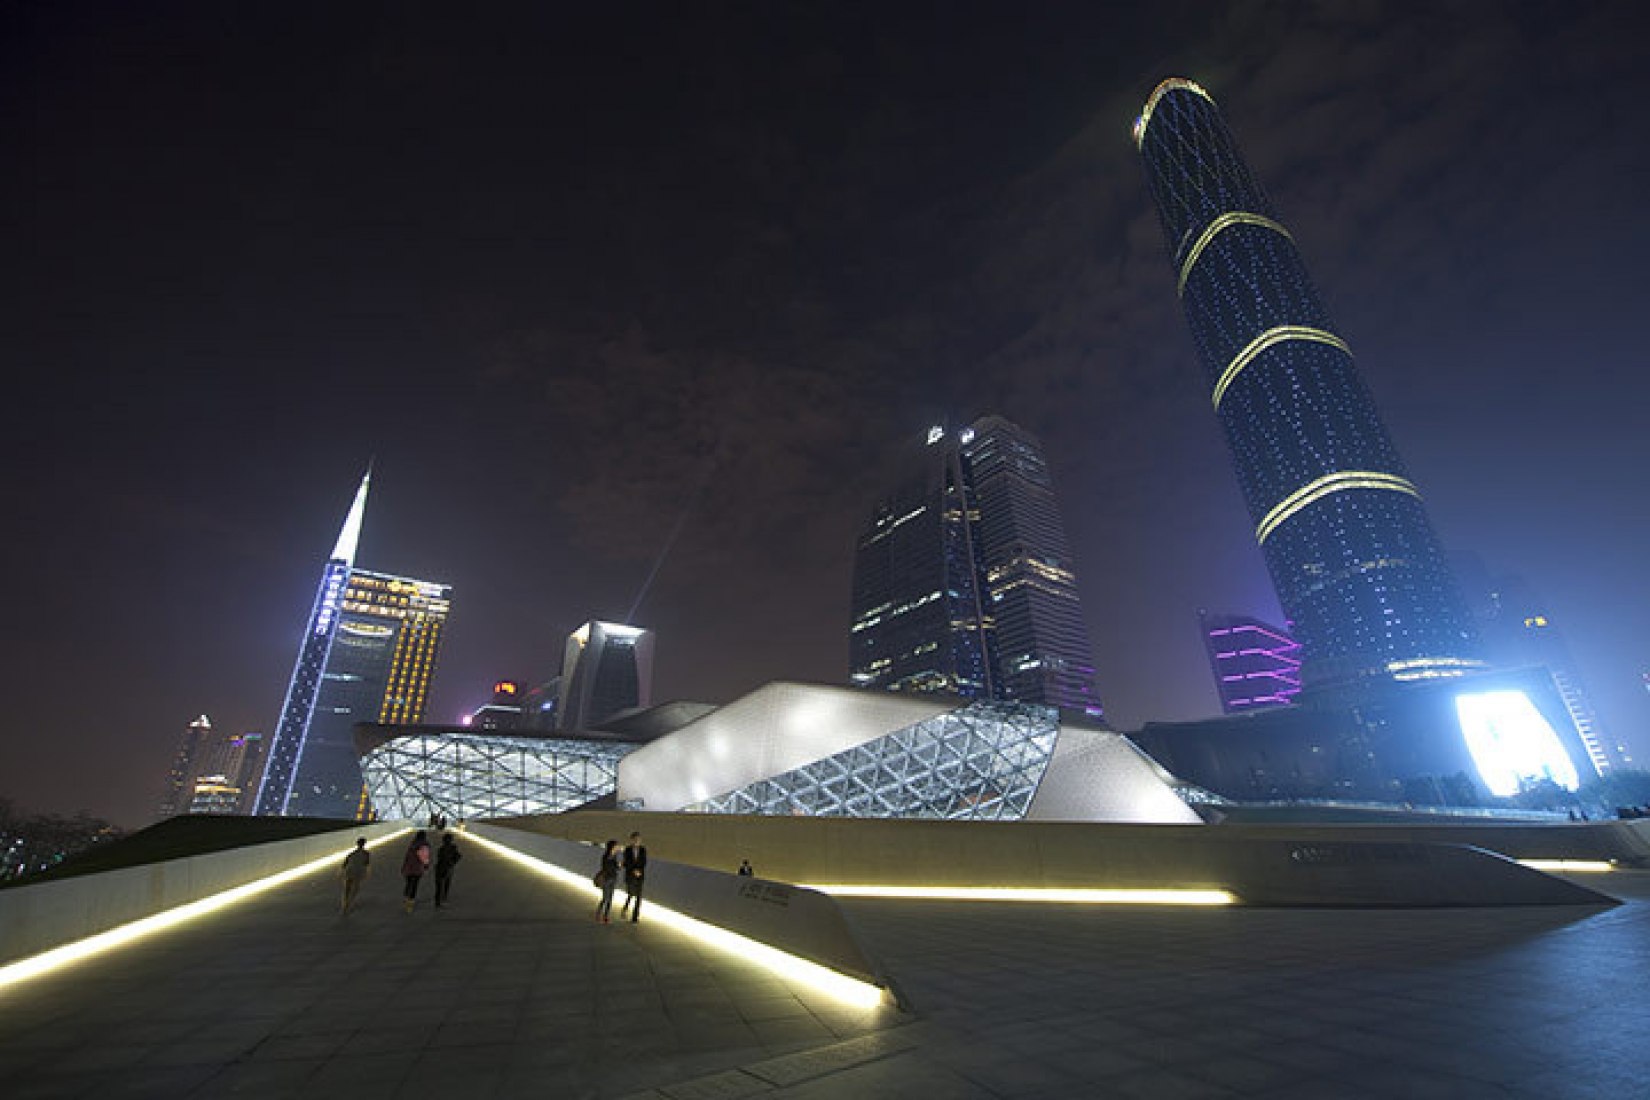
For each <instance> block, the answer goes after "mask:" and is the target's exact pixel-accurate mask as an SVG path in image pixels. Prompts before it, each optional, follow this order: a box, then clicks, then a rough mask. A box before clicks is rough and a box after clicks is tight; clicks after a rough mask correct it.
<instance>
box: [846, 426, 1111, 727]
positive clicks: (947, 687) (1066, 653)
mask: <svg viewBox="0 0 1650 1100" xmlns="http://www.w3.org/2000/svg"><path fill="white" fill-rule="evenodd" d="M924 459H925V460H924V462H923V470H922V472H921V474H920V476H918V477H916V478H914V479H912V480H910V481H908V482H906V483H905V484H903V485H902V486H900V488H898V489H897V490H896V491H895V492H893V493H892V494H890V495H888V496H887V497H885V498H884V499H883V500H881V501H879V502H878V504H877V505H876V507H875V509H874V510H873V512H872V515H871V519H870V522H869V523H868V524H867V526H866V528H865V530H864V532H863V533H862V534H861V536H860V539H859V543H858V547H857V550H856V554H855V558H854V590H853V621H852V624H851V626H850V629H849V643H848V647H849V667H850V672H851V676H852V679H853V682H854V683H856V684H858V685H860V686H863V687H876V688H886V689H889V690H893V691H940V692H952V693H955V694H958V695H962V696H965V697H968V698H980V699H1001V700H1011V701H1016V702H1024V703H1038V704H1045V705H1049V706H1056V707H1065V708H1069V709H1075V710H1081V711H1085V712H1087V713H1088V714H1090V715H1096V716H1097V715H1098V714H1099V713H1100V703H1099V700H1098V698H1097V697H1096V695H1095V691H1094V665H1093V658H1092V657H1091V656H1090V650H1089V641H1088V632H1087V629H1086V627H1085V626H1084V623H1083V611H1082V604H1081V601H1080V599H1079V597H1078V593H1077V576H1076V572H1075V569H1074V566H1073V563H1072V558H1071V553H1070V550H1069V549H1068V546H1067V543H1066V533H1065V524H1064V523H1063V522H1062V521H1061V518H1060V512H1059V508H1058V506H1057V504H1056V501H1055V497H1054V487H1053V482H1052V480H1051V479H1050V477H1049V471H1048V463H1047V461H1046V460H1045V459H1044V457H1043V452H1042V447H1041V446H1040V445H1039V444H1038V442H1037V440H1036V438H1035V437H1034V436H1032V435H1031V434H1030V433H1029V432H1027V431H1025V430H1024V429H1022V428H1020V427H1018V426H1017V425H1015V424H1012V423H1010V422H1009V421H1007V420H1004V419H1002V418H1001V417H995V416H992V417H984V418H982V419H980V420H978V421H976V422H975V423H973V424H972V425H970V426H969V427H966V428H964V429H962V430H961V431H959V432H957V433H955V435H952V434H950V433H947V432H946V431H945V430H944V429H941V428H934V429H931V430H930V432H929V435H928V446H927V453H926V454H925V456H924Z"/></svg>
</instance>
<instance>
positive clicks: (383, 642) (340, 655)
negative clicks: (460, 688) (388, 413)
mask: <svg viewBox="0 0 1650 1100" xmlns="http://www.w3.org/2000/svg"><path fill="white" fill-rule="evenodd" d="M371 480H372V479H371V475H370V474H369V475H368V476H367V477H364V478H362V479H361V487H360V489H359V490H357V492H356V494H355V502H354V504H353V505H351V507H350V511H349V516H348V518H346V519H345V520H344V527H343V530H342V531H340V532H339V534H338V542H337V543H336V544H335V545H334V547H333V550H332V555H331V557H329V558H328V559H327V564H326V567H325V568H324V569H323V570H322V572H321V585H320V588H319V590H318V591H317V592H316V595H315V605H314V607H313V608H312V609H311V611H310V616H309V624H308V626H307V627H306V628H305V630H304V637H303V641H302V642H301V643H300V645H299V649H298V661H297V664H296V666H295V667H294V668H293V670H292V681H291V683H290V684H289V685H288V687H287V695H286V702H285V704H284V705H283V706H282V707H281V720H280V723H279V725H277V727H276V730H275V736H274V739H273V742H272V744H271V745H270V748H269V760H268V763H267V764H266V766H265V768H264V775H263V781H262V783H261V785H260V786H259V788H258V797H257V801H256V803H255V804H254V805H255V809H254V812H255V813H258V814H282V815H287V816H293V817H300V816H301V817H337V818H355V817H358V816H360V815H361V814H362V812H363V811H364V810H365V808H366V807H365V803H364V790H365V788H364V786H363V784H362V780H361V767H360V764H359V763H358V762H357V759H356V755H355V742H354V736H353V730H352V728H353V727H354V725H355V724H356V723H357V722H377V723H386V724H406V725H411V724H416V723H418V722H420V721H422V720H423V718H424V708H425V705H426V701H427V697H428V693H429V686H430V680H431V678H432V677H433V676H434V674H435V665H436V661H437V659H438V657H439V656H440V652H441V638H442V633H443V629H444V627H445V625H446V621H447V612H448V610H449V609H450V607H451V599H452V590H451V589H450V588H449V587H448V586H447V585H444V584H436V583H433V582H430V581H419V580H412V579H410V578H407V577H396V576H391V575H389V574H385V573H371V572H368V571H366V570H364V569H356V568H355V567H354V563H355V551H356V546H357V544H358V543H359V542H360V538H361V521H362V519H363V517H364V515H365V513H366V506H367V489H368V486H369V484H370V482H371Z"/></svg>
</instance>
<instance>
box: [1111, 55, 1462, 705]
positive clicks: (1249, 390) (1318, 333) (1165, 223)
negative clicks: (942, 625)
mask: <svg viewBox="0 0 1650 1100" xmlns="http://www.w3.org/2000/svg"><path fill="white" fill-rule="evenodd" d="M1134 137H1135V143H1136V145H1137V146H1138V147H1139V150H1140V154H1141V156H1142V158H1143V160H1144V163H1145V167H1146V176H1147V182H1148V185H1149V187H1150V190H1151V194H1152V198H1153V200H1154V201H1155V203H1156V206H1157V212H1158V218H1159V221H1160V222H1161V224H1162V228H1163V233H1164V238H1165V240H1166V242H1167V245H1168V250H1169V256H1170V260H1171V263H1172V265H1173V268H1174V274H1175V279H1176V285H1177V288H1178V291H1179V294H1180V299H1181V304H1182V306H1183V307H1184V309H1185V313H1186V320H1187V324H1188V325H1189V326H1190V328H1191V333H1192V339H1193V342H1194V344H1195V345H1196V346H1197V351H1198V355H1199V357H1200V358H1201V359H1202V362H1203V365H1204V368H1205V370H1206V372H1207V376H1208V381H1209V385H1210V399H1211V401H1212V403H1213V406H1214V411H1215V415H1216V416H1217V417H1218V419H1219V420H1220V424H1221V427H1222V428H1223V429H1224V431H1225V435H1226V441H1227V444H1228V446H1229V447H1230V450H1231V454H1232V458H1233V461H1234V464H1235V465H1236V468H1237V475H1238V482H1239V485H1240V486H1241V488H1242V491H1243V495H1244V499H1245V501H1246V502H1247V504H1248V506H1249V512H1250V516H1251V517H1252V519H1253V521H1254V523H1255V537H1256V538H1257V539H1258V540H1259V542H1260V545H1261V550H1262V552H1263V553H1264V555H1265V558H1266V564H1267V567H1268V569H1269V570H1270V572H1271V575H1272V580H1273V583H1274V584H1275V585H1276V587H1277V592H1278V598H1279V601H1280V602H1281V603H1282V605H1283V610H1284V613H1285V614H1286V615H1287V616H1288V618H1289V620H1290V622H1291V623H1292V624H1293V625H1294V633H1295V637H1296V638H1297V640H1299V641H1300V643H1301V647H1302V653H1303V655H1304V657H1305V666H1304V671H1305V673H1306V677H1307V680H1308V681H1309V682H1324V683H1333V682H1337V681H1342V682H1344V681H1347V680H1350V679H1354V678H1358V677H1362V676H1368V675H1377V676H1381V677H1390V678H1392V679H1397V680H1411V679H1427V678H1435V677H1447V676H1458V675H1460V674H1462V673H1463V672H1465V671H1468V670H1470V669H1473V668H1479V667H1482V664H1483V662H1482V660H1481V655H1480V653H1479V643H1478V639H1477V637H1476V634H1475V632H1474V630H1473V627H1472V624H1471V621H1470V618H1469V616H1468V614H1467V611H1466V606H1465V603H1464V601H1463V600H1462V598H1461V595H1460V592H1459V590H1458V588H1457V586H1456V583H1455V580H1454V578H1453V576H1452V575H1451V573H1450V570H1449V567H1448V565H1447V563H1446V562H1445V560H1444V557H1443V554H1442V552H1441V550H1440V548H1439V543H1438V539H1437V537H1436V536H1435V535H1434V533H1433V530H1432V525H1431V523H1430V521H1429V520H1428V518H1427V515H1426V510H1425V508H1424V506H1423V505H1422V503H1421V494H1420V491H1419V490H1418V489H1417V488H1416V487H1415V484H1414V483H1413V482H1412V481H1411V480H1410V479H1409V477H1408V475H1407V473H1406V471H1405V469H1404V466H1403V463H1402V462H1401V461H1400V460H1399V457H1398V453H1397V451H1396V449H1395V448H1394V447H1393V445H1392V441H1391V439H1390V438H1389V437H1388V435H1387V431H1386V428H1385V426H1384V425H1383V424H1382V423H1381V419H1380V417H1379V415H1378V414H1377V412H1376V409H1375V403H1374V401H1373V400H1372V399H1371V397H1370V394H1369V392H1368V390H1367V389H1366V388H1365V386H1364V383H1363V380H1362V378H1361V377H1360V375H1359V372H1358V369H1357V367H1356V365H1355V364H1354V362H1353V356H1352V350H1351V348H1350V346H1349V345H1348V344H1347V341H1346V340H1345V339H1344V338H1343V337H1342V336H1341V335H1339V334H1338V333H1337V332H1336V331H1335V329H1334V326H1333V324H1332V323H1331V322H1330V320H1329V316H1328V313H1327V312H1326V311H1325V309H1324V307H1323V304H1322V302H1321V301H1320V300H1319V298H1318V293H1317V290H1316V289H1315V288H1314V287H1313V285H1312V281H1311V279H1310V278H1309V277H1308V275H1307V271H1306V266H1305V264H1304V263H1303V262H1302V259H1301V255H1300V252H1299V251H1298V250H1297V248H1296V245H1295V239H1294V237H1293V236H1292V235H1291V233H1290V232H1289V230H1288V229H1287V228H1286V227H1285V226H1284V225H1283V224H1282V223H1281V222H1280V221H1279V220H1278V217H1277V214H1276V212H1275V211H1274V209H1273V208H1272V204H1271V202H1270V201H1269V200H1268V199H1267V197H1266V195H1265V193H1264V192H1263V191H1262V190H1261V188H1260V185H1259V184H1258V183H1257V182H1256V180H1255V178H1254V176H1253V175H1252V174H1251V173H1250V171H1249V166H1248V165H1247V164H1246V163H1245V162H1244V160H1243V157H1242V155H1241V154H1240V153H1239V151H1238V148H1237V144H1236V142H1235V140H1234V139H1233V137H1232V134H1231V132H1230V131H1229V130H1228V129H1227V127H1226V123H1225V121H1224V120H1223V119H1222V117H1221V114H1220V111H1219V109H1218V108H1217V107H1216V106H1215V104H1214V102H1213V100H1212V99H1210V97H1209V95H1208V94H1207V93H1206V92H1205V91H1204V90H1203V89H1202V88H1200V87H1198V86H1197V85H1196V84H1194V83H1192V82H1191V81H1188V80H1182V79H1173V80H1166V81H1164V82H1163V83H1162V84H1160V85H1159V86H1158V87H1157V89H1156V90H1155V91H1154V92H1153V93H1152V95H1151V98H1150V99H1149V100H1148V101H1147V103H1146V106H1145V109H1144V111H1143V112H1142V114H1141V116H1140V118H1139V119H1138V120H1137V121H1136V123H1135V130H1134Z"/></svg>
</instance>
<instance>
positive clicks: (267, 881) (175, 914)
mask: <svg viewBox="0 0 1650 1100" xmlns="http://www.w3.org/2000/svg"><path fill="white" fill-rule="evenodd" d="M346 831H347V830H346ZM411 831H412V830H411V829H402V830H400V831H399V832H394V833H389V834H387V835H385V836H381V837H379V838H378V839H377V840H374V841H373V842H372V843H370V844H369V845H367V847H369V848H376V847H378V846H379V845H380V844H385V843H388V842H389V841H391V840H394V839H395V838H396V837H399V836H405V835H406V834H407V833H409V832H411ZM353 850H354V845H351V846H350V847H348V848H342V849H340V850H338V851H336V852H332V853H329V854H327V855H324V856H322V857H321V858H320V859H313V860H310V861H309V862H308V863H305V864H302V865H300V866H297V867H293V868H291V869H289V870H286V871H281V872H279V873H277V874H273V875H270V876H268V877H267V878H261V879H257V880H256V881H254V882H248V883H246V884H245V885H242V886H236V887H233V888H232V889H229V890H224V891H223V892H221V893H217V894H213V895H211V896H210V897H204V898H201V899H200V900H199V901H192V902H189V903H188V904H186V905H179V906H176V907H174V908H172V909H167V910H164V911H162V912H159V913H156V914H154V915H153V916H148V917H143V918H142V919H140V920H135V921H131V922H130V923H128V924H122V925H120V926H119V927H116V928H111V929H109V930H108V931H107V932H99V933H98V934H97V935H95V936H88V937H86V938H85V939H83V940H76V941H75V942H74V943H66V944H64V945H63V946H62V947H54V948H52V949H51V950H50V951H43V952H41V953H40V954H38V955H31V956H30V957H29V958H26V959H20V960H19V961H17V962H14V963H8V964H6V965H5V966H0V989H4V988H5V987H7V986H9V985H13V984H15V983H17V982H21V981H27V980H28V979H30V978H36V977H39V976H40V975H42V974H46V973H49V972H50V971H53V970H56V969H57V968H58V967H62V966H67V965H69V964H70V963H73V962H78V961H79V960H81V959H86V958H90V957H92V956H94V955H101V954H103V953H104V952H106V951H112V950H114V949H115V948H117V947H121V946H123V945H125V944H128V943H132V942H134V941H136V940H141V939H144V938H145V937H148V936H152V935H154V934H155V933H157V932H163V931H166V930H167V929H170V928H174V927H176V926H177V925H180V924H183V923H184V922H186V921H191V920H195V919H197V918H199V917H204V916H206V915H207V914H208V913H215V912H217V911H218V910H219V909H223V908H226V907H227V906H230V905H234V904H235V903H236V902H238V901H245V900H246V899H247V898H250V897H255V896H257V895H258V894H262V893H264V892H265V891H267V890H273V889H274V888H275V887H277V886H284V885H285V884H286V883H289V882H291V881H293V880H294V879H299V878H302V877H304V876H305V875H307V874H309V873H310V872H312V871H319V870H321V869H322V868H325V867H337V866H338V865H339V863H340V861H341V860H342V859H343V858H344V857H345V856H346V855H348V854H349V853H350V852H351V851H353ZM41 885H46V884H45V883H42V884H41ZM19 889H26V887H19Z"/></svg>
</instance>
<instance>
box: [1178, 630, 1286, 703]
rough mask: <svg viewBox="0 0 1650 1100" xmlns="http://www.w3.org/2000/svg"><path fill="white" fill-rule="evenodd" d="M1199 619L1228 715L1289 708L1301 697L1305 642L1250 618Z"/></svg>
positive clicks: (1221, 700) (1210, 664)
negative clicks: (1302, 658)
mask: <svg viewBox="0 0 1650 1100" xmlns="http://www.w3.org/2000/svg"><path fill="white" fill-rule="evenodd" d="M1197 618H1198V626H1199V628H1200V630H1201V632H1202V634H1203V647H1204V649H1205V650H1206V651H1207V652H1208V654H1209V669H1210V671H1212V672H1213V673H1214V676H1215V690H1216V691H1217V692H1219V693H1220V709H1221V710H1222V711H1224V712H1225V713H1227V714H1237V713H1239V712H1241V711H1250V710H1256V709H1258V708H1261V707H1278V706H1285V705H1287V704H1288V703H1289V701H1290V700H1291V699H1293V698H1294V697H1295V696H1296V695H1297V694H1299V693H1300V689H1301V660H1300V649H1301V647H1300V643H1299V642H1297V641H1295V639H1294V638H1292V637H1290V636H1289V632H1288V631H1287V630H1285V629H1284V628H1283V627H1280V626H1273V625H1272V624H1271V623H1268V622H1263V621H1262V620H1260V619H1255V618H1251V617H1249V616H1248V615H1211V614H1210V613H1209V612H1207V611H1199V612H1198V613H1197Z"/></svg>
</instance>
